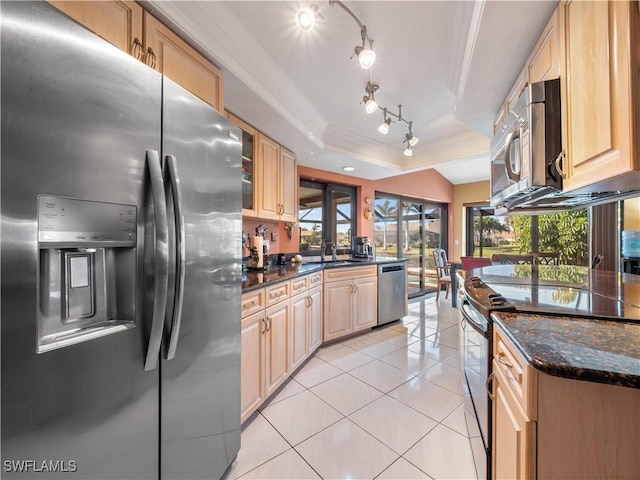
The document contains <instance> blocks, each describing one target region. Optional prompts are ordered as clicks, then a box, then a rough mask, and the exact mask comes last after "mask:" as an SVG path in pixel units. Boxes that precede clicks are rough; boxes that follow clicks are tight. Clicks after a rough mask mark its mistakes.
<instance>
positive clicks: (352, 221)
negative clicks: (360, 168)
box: [298, 179, 357, 255]
mask: <svg viewBox="0 0 640 480" xmlns="http://www.w3.org/2000/svg"><path fill="white" fill-rule="evenodd" d="M355 212H356V189H355V187H350V186H347V185H338V184H332V183H322V182H313V181H310V180H303V179H301V180H300V199H299V207H298V228H299V229H300V246H299V247H300V252H301V254H302V255H304V254H305V253H306V254H308V255H309V254H310V255H319V254H320V247H321V245H322V241H323V240H324V241H325V242H333V243H334V244H335V245H336V246H337V247H338V248H339V249H345V250H346V249H350V248H351V236H352V235H355V232H357V224H356V218H357V215H355Z"/></svg>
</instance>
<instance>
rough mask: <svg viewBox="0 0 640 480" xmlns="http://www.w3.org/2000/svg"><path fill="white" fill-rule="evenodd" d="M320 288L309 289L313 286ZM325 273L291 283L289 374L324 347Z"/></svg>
mask: <svg viewBox="0 0 640 480" xmlns="http://www.w3.org/2000/svg"><path fill="white" fill-rule="evenodd" d="M312 284H313V285H317V286H316V287H314V288H311V289H309V286H310V285H312ZM321 285H322V272H316V273H312V274H309V275H306V276H304V277H300V278H297V279H295V280H292V281H291V290H292V292H293V295H295V296H294V297H292V298H291V318H290V322H289V373H291V372H293V371H295V369H296V368H298V367H299V366H300V365H301V364H302V363H303V362H304V361H305V360H306V359H307V358H309V356H310V355H312V354H313V352H315V351H316V349H317V348H318V347H319V346H320V345H321V344H322V286H321Z"/></svg>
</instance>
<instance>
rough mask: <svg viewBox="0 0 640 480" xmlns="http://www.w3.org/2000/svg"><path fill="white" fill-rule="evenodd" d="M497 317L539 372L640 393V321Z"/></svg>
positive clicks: (529, 315) (497, 314)
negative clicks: (622, 387)
mask: <svg viewBox="0 0 640 480" xmlns="http://www.w3.org/2000/svg"><path fill="white" fill-rule="evenodd" d="M492 318H493V320H494V321H495V322H496V323H497V324H498V325H499V326H500V327H501V328H502V330H503V331H504V333H505V334H506V336H507V337H508V338H509V339H510V340H511V341H512V342H513V344H514V345H515V346H516V348H518V350H519V351H520V353H522V355H523V356H524V357H525V359H526V360H527V361H528V362H529V363H530V365H531V366H532V367H533V368H535V369H536V370H539V371H541V372H543V373H546V374H548V375H553V376H557V377H564V378H571V379H576V380H585V381H589V382H598V383H605V384H611V385H619V386H625V387H631V388H640V322H629V321H626V322H625V321H615V320H601V319H593V318H580V317H571V316H559V315H547V314H532V313H516V312H494V313H493V314H492Z"/></svg>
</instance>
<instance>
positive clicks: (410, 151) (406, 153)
mask: <svg viewBox="0 0 640 480" xmlns="http://www.w3.org/2000/svg"><path fill="white" fill-rule="evenodd" d="M403 153H404V154H405V155H406V156H407V157H410V156H411V155H413V148H411V147H407V148H405V149H404V152H403Z"/></svg>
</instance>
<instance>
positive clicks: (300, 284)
mask: <svg viewBox="0 0 640 480" xmlns="http://www.w3.org/2000/svg"><path fill="white" fill-rule="evenodd" d="M308 289H309V276H308V275H305V276H304V277H298V278H294V279H293V280H291V295H297V294H299V293H302V292H304V291H305V290H308Z"/></svg>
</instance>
